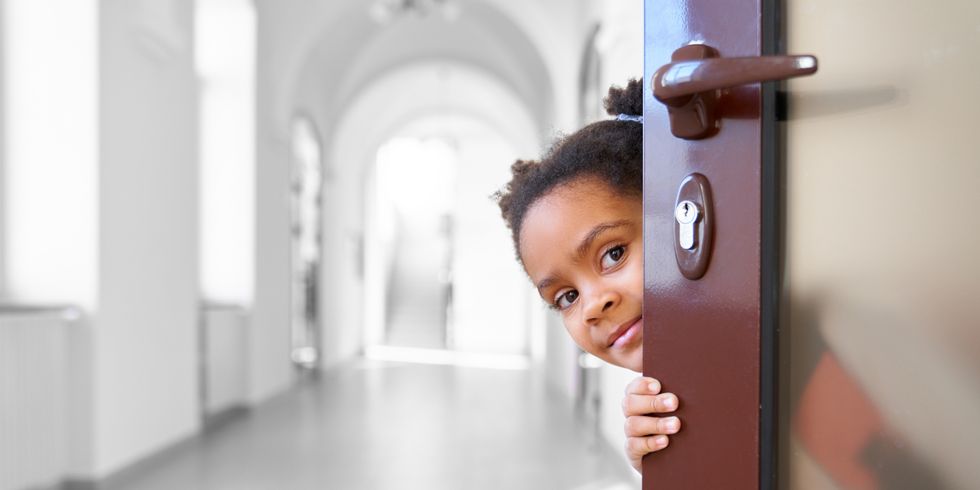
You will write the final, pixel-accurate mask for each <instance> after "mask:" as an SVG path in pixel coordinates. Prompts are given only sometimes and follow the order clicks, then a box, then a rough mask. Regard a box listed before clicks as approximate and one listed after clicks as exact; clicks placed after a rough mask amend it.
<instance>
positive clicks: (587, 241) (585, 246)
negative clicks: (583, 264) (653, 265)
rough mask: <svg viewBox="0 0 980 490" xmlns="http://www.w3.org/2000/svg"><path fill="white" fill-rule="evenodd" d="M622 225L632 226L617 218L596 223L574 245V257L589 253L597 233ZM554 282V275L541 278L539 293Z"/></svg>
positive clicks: (626, 220)
mask: <svg viewBox="0 0 980 490" xmlns="http://www.w3.org/2000/svg"><path fill="white" fill-rule="evenodd" d="M624 226H626V227H629V226H633V224H632V223H630V221H629V220H628V219H621V220H618V221H610V222H608V223H599V224H598V225H596V226H595V227H593V228H592V229H591V230H589V232H588V233H587V234H586V235H585V237H584V238H582V241H581V242H579V245H578V247H575V255H576V257H578V258H579V259H581V258H582V257H584V256H585V254H587V253H589V249H590V248H592V243H593V242H595V240H596V239H597V238H599V235H602V234H603V233H605V232H606V231H609V230H612V229H615V228H621V227H624ZM554 282H555V277H554V276H548V277H546V278H544V279H542V280H541V282H539V283H538V284H537V287H538V293H540V292H541V291H542V290H544V289H545V288H547V287H548V286H550V285H552V284H553V283H554Z"/></svg>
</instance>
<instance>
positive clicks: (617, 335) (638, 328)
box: [607, 316, 643, 347]
mask: <svg viewBox="0 0 980 490" xmlns="http://www.w3.org/2000/svg"><path fill="white" fill-rule="evenodd" d="M642 330H643V317H642V316H639V317H636V318H634V319H633V320H630V321H628V322H626V323H624V324H622V325H620V326H619V327H618V328H617V329H616V330H614V331H613V333H612V334H611V335H610V336H609V342H608V344H607V345H608V347H622V346H624V345H626V344H628V343H630V342H631V341H632V340H633V339H634V338H636V337H637V336H638V335H639V334H640V332H642Z"/></svg>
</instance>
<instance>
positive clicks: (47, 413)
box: [0, 305, 78, 490]
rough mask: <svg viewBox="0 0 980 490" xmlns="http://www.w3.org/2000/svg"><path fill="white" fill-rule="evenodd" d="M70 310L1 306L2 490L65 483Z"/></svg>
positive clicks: (71, 313) (0, 453) (0, 442)
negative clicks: (63, 479) (62, 481)
mask: <svg viewBox="0 0 980 490" xmlns="http://www.w3.org/2000/svg"><path fill="white" fill-rule="evenodd" d="M77 316H78V315H77V312H76V310H74V309H70V308H61V307H57V308H47V307H26V306H9V305H0V490H19V489H25V488H38V487H48V486H52V485H56V484H58V483H59V482H60V481H61V479H62V478H63V477H64V474H65V470H66V464H67V453H66V451H67V450H66V447H67V444H68V432H67V429H68V427H67V416H68V412H67V407H66V399H67V388H68V384H67V376H68V368H67V357H68V355H67V354H68V352H67V346H68V344H67V337H68V330H67V329H68V328H70V325H71V323H72V320H73V318H75V317H77Z"/></svg>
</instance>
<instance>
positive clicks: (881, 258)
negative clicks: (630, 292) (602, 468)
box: [644, 0, 980, 489]
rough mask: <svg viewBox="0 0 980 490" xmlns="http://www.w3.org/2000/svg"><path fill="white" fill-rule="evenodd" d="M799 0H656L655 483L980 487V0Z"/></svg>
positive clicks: (649, 187)
mask: <svg viewBox="0 0 980 490" xmlns="http://www.w3.org/2000/svg"><path fill="white" fill-rule="evenodd" d="M786 4H787V5H780V2H776V1H774V0H773V1H770V0H729V1H725V2H721V1H709V0H657V1H650V0H648V1H647V2H646V14H645V15H646V40H645V48H646V59H645V64H646V81H647V84H648V91H647V95H646V99H645V101H644V102H645V124H644V131H645V133H644V139H645V140H644V152H645V167H644V171H645V177H644V179H645V184H644V185H645V187H644V196H645V203H644V206H645V208H644V213H645V227H646V228H645V231H646V243H645V247H646V250H645V253H646V271H645V273H646V279H645V287H646V296H645V302H644V308H645V310H644V318H645V327H646V329H647V330H646V332H645V337H644V341H645V344H644V354H645V366H644V369H645V371H646V374H648V375H652V376H656V377H658V378H660V379H661V380H662V381H663V384H664V386H665V388H666V389H669V390H671V391H674V392H676V393H677V394H678V396H679V397H680V399H681V408H680V411H679V416H680V417H681V419H682V421H683V423H684V429H683V430H682V432H681V433H680V434H678V435H676V436H674V437H673V438H672V439H671V445H670V447H668V448H667V449H666V450H664V451H663V452H661V453H656V454H652V455H650V456H649V457H647V458H646V460H645V461H644V488H726V489H728V488H805V489H809V488H847V489H850V488H980V465H977V464H976V462H977V461H980V450H978V445H977V444H976V441H980V423H977V422H976V421H975V418H976V414H977V413H980V362H978V361H977V359H980V320H978V318H980V293H978V291H980V284H978V278H980V259H978V257H980V254H978V253H977V250H980V219H978V218H976V217H975V216H974V214H973V213H974V212H975V210H977V209H980V192H978V191H977V189H976V188H977V186H978V185H980V124H978V123H977V122H976V121H977V117H976V115H975V114H976V111H977V110H978V108H980V95H978V93H980V92H978V91H977V88H976V87H980V57H978V56H976V55H975V53H977V52H978V50H980V27H978V26H980V4H978V3H977V2H975V0H950V1H949V2H944V3H943V5H942V6H941V7H937V6H930V5H929V4H925V3H921V2H913V1H911V0H907V1H905V0H903V1H899V2H894V1H885V0H870V1H867V2H859V3H854V2H848V1H846V0H826V1H819V2H817V1H813V2H810V1H800V2H786ZM777 20H778V22H777ZM691 45H693V46H691ZM679 48H683V49H680V50H679ZM678 50H679V51H678ZM784 52H789V53H813V54H815V55H816V56H818V57H819V58H820V71H819V72H818V73H817V74H815V75H814V76H811V77H805V78H800V79H796V80H792V81H789V82H770V83H767V84H760V83H755V82H754V80H762V79H779V78H785V77H792V76H797V75H802V74H807V73H811V72H813V71H814V70H815V68H816V65H815V60H813V59H812V58H806V57H799V58H778V59H768V60H763V61H762V62H760V61H759V60H756V61H752V60H735V61H726V62H724V63H713V64H711V63H704V62H696V61H697V60H699V59H701V60H703V59H705V58H707V59H725V60H730V59H731V58H739V57H754V56H760V55H766V54H778V53H784ZM684 60H693V61H694V62H687V63H685V62H684ZM719 78H720V79H723V80H721V81H719V80H718V79H719ZM777 84H778V85H777ZM655 90H656V91H657V94H656V97H655V94H654V91H655ZM692 92H693V93H695V96H691V93H692ZM777 116H778V119H777ZM693 174H697V176H695V177H691V176H692V175H693ZM777 333H778V335H777Z"/></svg>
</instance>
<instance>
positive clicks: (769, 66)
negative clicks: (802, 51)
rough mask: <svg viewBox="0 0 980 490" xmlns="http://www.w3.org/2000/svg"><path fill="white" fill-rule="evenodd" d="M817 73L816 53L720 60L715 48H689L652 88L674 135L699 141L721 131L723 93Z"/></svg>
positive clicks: (665, 68)
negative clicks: (814, 54) (719, 115)
mask: <svg viewBox="0 0 980 490" xmlns="http://www.w3.org/2000/svg"><path fill="white" fill-rule="evenodd" d="M816 71H817V58H816V57H814V56H811V55H799V56H748V57H742V58H720V57H718V51H717V50H715V49H714V48H712V47H710V46H706V45H704V44H690V45H687V46H684V47H681V48H680V49H677V50H676V51H674V53H673V55H672V56H671V63H669V64H666V65H664V66H661V67H660V68H659V69H658V70H657V71H656V72H654V74H653V79H652V80H651V81H650V84H651V85H652V88H653V97H654V98H655V99H657V100H658V101H660V102H661V103H663V104H664V105H666V106H667V112H668V115H669V116H670V130H671V132H672V133H673V134H674V136H677V137H678V138H684V139H691V140H696V139H702V138H707V137H709V136H711V135H713V134H714V133H715V132H717V131H718V120H719V117H718V115H717V111H716V106H717V103H718V99H719V92H720V91H721V90H724V89H727V88H732V87H737V86H739V85H747V84H752V83H760V82H768V81H770V80H784V79H787V78H794V77H800V76H804V75H810V74H812V73H814V72H816Z"/></svg>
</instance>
